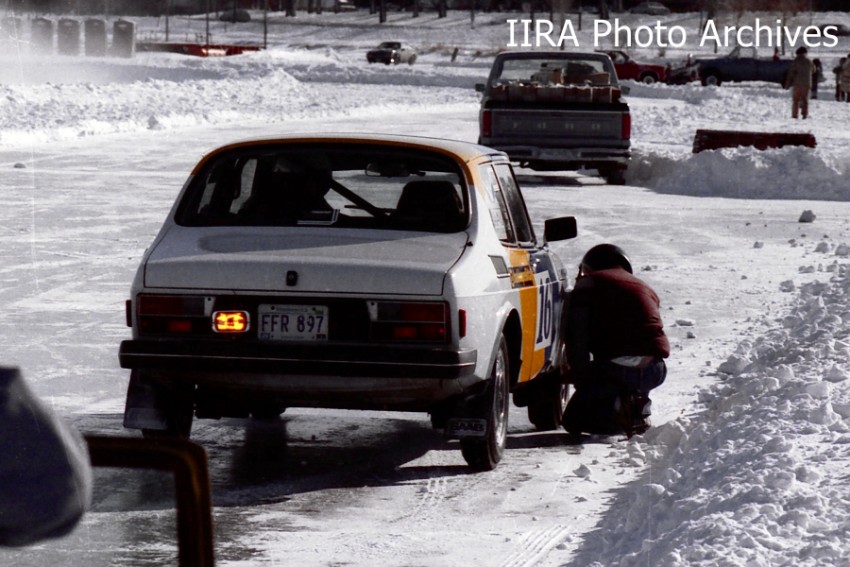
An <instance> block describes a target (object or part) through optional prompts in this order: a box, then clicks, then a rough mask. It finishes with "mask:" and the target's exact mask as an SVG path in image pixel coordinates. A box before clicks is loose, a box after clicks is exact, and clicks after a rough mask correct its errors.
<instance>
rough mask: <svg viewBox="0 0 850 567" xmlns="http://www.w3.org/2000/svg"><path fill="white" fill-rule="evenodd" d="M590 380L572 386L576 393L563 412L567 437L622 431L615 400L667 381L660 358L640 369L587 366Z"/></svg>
mask: <svg viewBox="0 0 850 567" xmlns="http://www.w3.org/2000/svg"><path fill="white" fill-rule="evenodd" d="M590 374H591V376H590V378H589V379H588V380H586V381H585V382H583V383H581V384H578V385H576V391H575V393H574V394H573V395H572V397H571V398H570V401H569V403H567V409H566V411H565V412H564V418H563V424H564V429H566V430H567V431H568V432H570V433H576V434H577V433H582V432H583V433H598V434H603V435H615V434H617V433H621V432H622V431H623V428H622V426H621V425H620V423H619V421H618V419H617V411H616V409H615V402H616V400H617V398H618V397H620V396H624V395H628V394H635V393H637V394H641V395H642V396H644V397H647V398H648V397H649V392H650V390H652V389H654V388H657V387H658V386H660V385H661V384H662V383H663V382H664V379H665V378H666V377H667V365H666V364H665V363H664V359H663V358H657V359H655V360H654V361H653V362H651V363H650V364H647V365H646V366H640V367H631V366H621V365H619V364H615V363H613V362H610V361H600V362H594V363H592V364H591V373H590Z"/></svg>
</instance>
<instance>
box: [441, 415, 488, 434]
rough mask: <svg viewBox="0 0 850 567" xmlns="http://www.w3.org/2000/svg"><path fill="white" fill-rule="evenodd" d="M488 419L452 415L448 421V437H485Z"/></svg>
mask: <svg viewBox="0 0 850 567" xmlns="http://www.w3.org/2000/svg"><path fill="white" fill-rule="evenodd" d="M486 435H487V420H486V419H478V418H474V417H452V418H449V420H448V421H447V422H446V437H447V438H449V439H467V438H470V437H485V436H486Z"/></svg>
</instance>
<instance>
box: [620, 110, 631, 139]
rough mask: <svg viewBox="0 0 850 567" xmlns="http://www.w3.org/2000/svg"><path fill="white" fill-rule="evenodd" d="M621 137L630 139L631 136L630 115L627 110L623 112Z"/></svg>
mask: <svg viewBox="0 0 850 567" xmlns="http://www.w3.org/2000/svg"><path fill="white" fill-rule="evenodd" d="M622 128H623V139H624V140H630V139H631V138H632V115H631V114H629V113H628V112H625V113H623V126H622Z"/></svg>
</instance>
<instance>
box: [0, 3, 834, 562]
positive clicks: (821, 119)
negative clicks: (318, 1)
mask: <svg viewBox="0 0 850 567" xmlns="http://www.w3.org/2000/svg"><path fill="white" fill-rule="evenodd" d="M516 17H521V15H520V14H501V15H497V14H478V15H477V16H476V20H475V22H474V25H471V24H470V21H469V14H468V13H466V12H458V13H450V18H448V19H447V20H444V21H438V20H436V19H435V18H434V17H433V15H423V16H422V17H421V19H420V20H418V21H416V22H411V19H410V17H409V15H407V14H403V13H394V14H392V16H391V18H390V20H391V21H390V22H389V23H388V24H387V25H386V26H384V27H380V26H377V25H376V24H375V23H374V21H373V18H372V17H370V16H368V15H366V14H363V13H353V14H338V15H333V14H326V15H323V16H321V17H319V16H308V15H306V14H299V16H298V18H291V19H289V20H285V19H283V18H279V19H278V20H276V21H275V22H273V26H272V27H271V28H270V29H271V37H270V45H269V48H268V49H267V50H265V51H262V52H259V53H254V54H248V55H243V56H238V57H229V58H218V59H216V58H209V59H196V58H191V57H184V56H179V55H168V54H151V53H139V54H137V55H136V57H135V58H133V59H127V60H124V59H116V58H103V59H101V60H97V61H92V60H90V59H85V58H64V59H63V58H59V59H55V58H46V57H39V56H32V55H29V54H28V52H27V50H26V48H25V46H22V45H19V46H17V48H15V49H8V50H6V51H4V52H3V53H2V54H0V195H2V201H3V205H4V206H3V207H2V208H0V292H2V297H3V308H4V310H5V314H6V318H5V319H4V321H6V324H4V325H3V326H2V327H0V344H2V345H3V347H4V350H3V354H4V359H3V360H2V363H3V364H6V365H18V366H21V367H22V369H23V371H24V375H25V376H27V377H28V378H29V379H30V380H31V381H32V383H33V387H34V390H35V391H36V392H37V393H38V394H39V395H41V396H43V397H44V398H45V399H46V400H47V401H48V403H50V404H51V405H52V406H53V407H54V408H55V409H56V410H57V411H59V412H60V413H61V414H62V415H63V416H65V417H67V418H68V419H69V420H70V421H71V422H72V423H74V424H75V425H77V426H78V427H79V428H80V429H82V430H83V431H86V432H97V433H110V434H119V435H121V434H129V433H127V432H126V431H124V430H123V429H122V427H121V412H122V410H123V396H124V392H125V388H126V380H127V373H126V371H124V370H122V369H120V368H118V364H117V347H118V343H119V342H120V341H121V340H122V339H124V338H127V337H128V336H129V330H128V329H127V328H126V326H125V325H124V313H123V303H124V300H125V299H126V294H127V291H128V289H129V286H130V281H131V279H132V277H133V273H134V271H135V269H136V266H137V265H138V261H139V258H140V256H141V254H142V253H143V251H144V249H145V247H146V246H147V245H148V244H149V243H150V241H151V239H152V238H153V236H154V235H155V234H156V231H157V230H158V228H159V226H160V224H161V222H162V219H163V217H164V215H165V214H167V211H168V210H169V208H170V206H171V204H172V202H173V199H174V197H175V195H176V193H177V191H178V190H179V188H180V186H181V184H182V183H183V182H184V180H185V178H186V175H187V173H188V171H189V170H190V168H191V167H192V165H194V163H195V162H196V161H197V160H198V158H200V156H201V155H202V154H203V153H204V152H206V151H209V150H210V149H212V148H214V147H216V146H218V145H221V144H222V143H225V142H230V141H233V140H236V139H241V138H246V137H251V136H258V135H273V134H275V133H291V132H308V131H310V132H316V131H319V132H334V131H355V132H367V131H376V132H393V133H408V134H422V135H427V136H437V137H447V138H457V139H462V140H467V141H474V140H475V139H476V137H477V128H478V126H477V113H478V96H477V95H476V93H475V91H474V89H473V87H474V85H475V83H477V82H482V81H483V80H484V78H485V77H486V74H487V71H488V69H489V65H490V62H491V61H492V54H493V53H495V52H496V51H497V50H498V49H500V48H502V47H503V46H504V45H505V43H506V41H507V26H506V25H505V20H506V19H507V18H516ZM761 17H762V19H763V20H765V21H767V20H772V19H773V18H774V15H765V14H762V15H761ZM642 18H643V19H639V18H636V17H634V16H630V15H625V14H624V15H622V22H623V23H624V24H625V25H636V24H647V23H649V24H652V23H654V20H652V19H649V20H647V17H642ZM676 18H677V20H676V23H677V24H679V25H684V26H690V28H692V29H694V30H695V29H696V27H697V26H698V24H699V20H700V18H699V16H698V15H696V14H685V15H681V16H680V15H677V16H676ZM795 18H796V19H795ZM795 18H789V20H788V22H787V23H788V25H797V24H802V25H809V24H810V23H812V22H811V20H810V16H809V15H808V14H800V15H798V16H796V17H795ZM187 22H188V24H190V25H193V26H194V28H193V30H194V31H197V30H198V29H201V28H202V26H203V22H202V21H190V20H186V21H185V22H183V23H187ZM834 22H840V23H845V24H850V19H848V16H847V14H846V13H832V14H820V15H817V16H816V19H815V21H814V23H816V24H817V23H834ZM139 25H140V28H141V29H142V30H148V31H150V30H157V29H159V28H160V27H161V26H162V22H161V21H160V20H144V21H140V22H139ZM251 25H254V24H251ZM216 26H217V27H216V28H215V30H214V31H215V33H216V34H218V35H217V36H216V38H217V39H224V40H227V39H230V40H233V41H242V40H250V41H254V42H255V41H256V39H257V37H260V36H261V35H259V34H261V30H260V28H258V27H256V26H254V27H253V28H251V27H247V28H241V27H239V26H231V27H228V28H227V29H224V28H222V27H221V26H220V25H219V24H216ZM590 27H592V26H590ZM241 30H248V31H241ZM228 34H232V35H228ZM689 35H690V36H691V37H698V35H699V34H697V33H691V34H689ZM388 36H391V37H388ZM386 39H399V40H402V41H407V42H408V43H411V44H412V45H413V46H414V47H416V48H417V49H418V50H419V51H420V54H421V56H420V58H419V60H418V61H417V63H416V64H415V65H413V66H390V67H387V66H383V65H379V66H370V65H367V64H366V62H365V51H366V49H368V48H369V47H372V46H374V45H375V44H377V43H378V42H380V41H384V40H386ZM841 41H842V43H840V44H839V46H838V47H837V48H836V49H835V50H833V51H831V52H825V53H818V54H817V55H819V56H820V57H821V58H822V59H823V61H824V68H825V69H826V70H827V82H826V83H824V84H822V85H821V96H820V98H819V99H818V100H813V101H811V106H810V108H811V118H810V119H809V120H806V121H791V120H790V118H789V117H788V115H789V113H790V108H789V107H790V102H789V94H788V92H787V91H784V90H782V89H781V88H779V87H778V86H776V85H767V84H742V85H724V86H722V87H720V88H715V87H710V88H706V87H701V86H699V85H695V84H692V85H684V86H666V85H651V86H647V85H642V84H629V86H630V87H631V94H630V95H629V98H628V101H629V104H630V107H631V112H632V124H633V134H632V144H633V150H634V159H633V161H632V164H631V166H630V169H629V172H628V177H627V181H628V185H627V186H622V187H608V186H605V185H602V184H601V183H600V181H599V180H598V179H595V178H593V177H590V176H587V175H584V174H585V173H587V172H581V173H580V174H572V173H570V174H557V175H553V176H540V175H538V174H536V173H535V172H528V171H520V172H519V173H520V182H521V184H522V186H523V191H524V193H525V195H526V198H527V201H528V204H529V211H530V213H531V216H532V218H533V219H534V221H535V226H536V228H537V229H538V230H540V228H541V226H542V221H543V219H545V218H548V217H551V216H556V215H561V214H573V215H575V216H577V218H578V222H579V232H580V234H579V237H578V238H577V239H576V240H574V241H570V242H568V243H557V245H555V246H553V248H555V249H556V251H557V252H558V253H559V254H560V255H561V256H562V258H563V260H564V263H565V265H566V266H567V267H573V266H575V265H576V264H577V263H578V261H579V259H580V258H581V255H582V253H583V251H584V250H586V249H588V248H589V247H590V246H592V245H594V244H597V243H599V242H603V241H613V242H617V243H620V244H622V245H624V246H625V247H626V248H627V250H628V251H629V252H630V254H631V255H632V258H633V260H634V263H635V265H636V266H639V275H640V276H641V277H642V278H645V279H646V280H647V281H648V282H649V283H651V285H652V286H653V287H654V288H655V289H656V290H657V291H658V292H659V295H660V296H661V300H662V307H663V308H664V310H665V311H664V312H663V316H664V322H665V327H666V330H667V332H668V335H669V336H670V338H671V344H672V345H673V355H672V356H671V358H670V360H669V367H670V375H669V377H668V381H667V383H665V384H664V385H663V386H662V387H661V388H659V389H658V390H657V391H656V393H654V394H653V400H654V412H655V413H654V415H653V422H654V424H655V426H654V428H653V429H651V430H650V431H649V432H648V433H647V435H646V436H645V437H643V438H635V439H633V440H631V441H629V442H626V441H623V440H622V439H615V438H600V439H593V440H592V441H591V442H589V443H587V444H586V445H584V446H582V447H568V446H567V445H566V444H565V443H564V439H563V434H562V433H561V432H554V433H549V434H539V433H536V432H534V431H533V429H532V427H531V426H530V424H529V423H528V421H527V420H526V419H525V415H524V412H523V411H521V410H519V408H513V410H512V412H511V425H510V431H509V442H508V451H507V454H506V458H505V460H504V461H503V462H502V463H501V464H500V465H499V467H498V468H497V469H496V471H493V472H492V473H489V474H477V475H473V474H469V473H468V471H467V469H466V468H465V467H464V465H463V461H462V459H461V457H460V456H459V454H458V451H457V448H456V446H453V445H451V444H448V443H446V442H444V441H443V440H442V439H441V438H440V437H439V435H437V434H436V433H434V432H433V431H431V429H430V424H429V422H428V418H427V416H422V415H408V414H401V415H399V414H391V415H387V414H380V413H374V412H373V413H368V412H367V413H362V412H334V411H318V410H300V411H299V410H294V411H287V412H286V413H285V414H284V416H283V418H282V419H281V420H279V421H275V422H273V423H271V424H254V423H243V422H242V421H239V420H235V421H234V420H231V421H230V422H226V421H225V422H201V423H198V424H197V425H196V428H195V432H194V433H193V438H194V439H195V440H197V441H198V442H199V443H200V444H201V445H202V446H204V448H205V449H206V450H207V452H208V454H209V455H210V463H211V473H212V479H213V497H214V505H215V522H216V526H217V531H216V552H217V554H218V564H219V565H224V566H230V567H247V566H251V567H254V566H259V565H296V564H301V565H311V566H312V565H316V566H328V565H341V564H351V565H358V566H364V567H366V566H369V567H399V566H400V565H427V566H428V567H455V566H457V565H476V566H481V567H493V566H497V567H532V566H538V567H562V566H568V567H587V566H591V565H592V566H593V567H609V566H613V565H619V566H622V567H632V566H635V565H653V566H660V567H726V566H729V565H741V566H744V565H746V566H753V567H773V566H788V567H792V566H793V567H797V566H813V567H814V566H819V567H820V566H836V567H838V566H845V565H848V564H850V551H848V550H847V545H846V542H847V541H850V517H848V516H850V488H848V472H847V471H848V460H850V429H848V426H849V425H850V379H848V376H850V331H848V329H850V268H848V265H850V263H849V260H850V246H848V245H849V244H850V220H848V219H850V151H848V148H850V104H846V103H845V104H843V105H842V104H838V103H836V102H834V101H832V100H831V96H830V95H831V93H832V87H833V84H832V76H831V74H830V73H829V72H828V71H829V70H831V68H832V66H833V65H834V64H835V63H836V62H837V60H838V58H839V57H842V56H845V55H846V54H847V53H848V52H850V40H848V39H842V40H841ZM454 47H458V57H457V58H456V60H454V61H452V60H451V58H450V55H451V53H452V52H453V49H454ZM688 51H692V52H694V53H695V54H697V55H699V53H698V49H697V47H696V46H688ZM632 55H633V56H635V57H640V58H641V59H644V60H647V61H658V62H661V63H663V64H666V63H667V62H676V61H677V60H680V59H683V58H684V55H685V50H682V51H681V52H677V53H674V52H670V53H669V54H667V55H666V56H662V55H661V54H659V53H658V52H657V51H653V50H643V51H636V52H634V53H632ZM696 128H717V129H748V130H757V131H787V132H810V133H812V134H814V135H815V136H816V138H817V147H816V148H814V149H808V148H807V149H803V148H791V147H789V148H784V149H779V150H770V151H764V152H759V151H755V150H753V149H750V148H740V149H725V150H721V151H710V152H703V153H700V154H693V153H692V143H693V134H694V130H695V129H696ZM801 219H804V220H806V221H807V222H799V220H801ZM100 480H101V482H102V485H103V487H104V488H102V489H101V491H100V492H99V493H98V494H97V495H96V496H97V497H96V505H95V508H94V509H93V510H92V512H91V513H90V514H89V515H88V516H87V517H86V519H85V520H84V522H83V524H82V525H81V526H80V528H79V529H78V530H77V531H76V532H75V533H74V534H72V535H71V536H69V537H68V538H65V539H62V540H59V541H56V542H50V543H48V544H45V545H43V546H39V547H38V548H31V549H25V550H12V551H9V550H3V551H0V564H3V565H15V566H16V567H47V566H51V567H52V566H53V565H63V564H78V565H87V566H97V567H99V566H100V565H103V566H107V565H114V564H128V565H139V564H158V565H160V564H169V563H174V559H175V553H174V546H173V539H172V538H171V537H170V535H169V531H170V530H171V527H170V525H169V524H168V523H167V522H165V526H164V527H163V523H162V518H163V517H165V518H166V519H170V516H168V513H167V512H166V510H167V509H169V507H170V500H169V498H170V496H169V495H168V494H167V493H166V494H165V495H163V494H162V493H161V492H160V491H159V490H157V489H155V488H154V485H153V483H150V482H148V479H142V481H141V482H140V481H138V479H132V478H131V479H128V478H126V477H125V476H123V475H120V474H117V473H111V474H107V475H105V476H104V477H102V478H101V479H100ZM116 541H118V542H119V543H118V544H117V545H116V543H115V542H116ZM152 542H153V543H152Z"/></svg>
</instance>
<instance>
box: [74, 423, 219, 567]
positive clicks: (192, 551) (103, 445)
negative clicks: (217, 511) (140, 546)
mask: <svg viewBox="0 0 850 567" xmlns="http://www.w3.org/2000/svg"><path fill="white" fill-rule="evenodd" d="M85 439H86V443H87V444H88V449H89V456H90V458H91V464H92V466H95V467H118V468H131V469H148V470H160V471H167V472H172V473H174V483H175V489H176V490H175V493H176V495H177V538H178V557H179V565H180V567H189V566H191V567H212V566H213V565H214V564H215V552H214V550H213V527H212V526H213V523H212V504H211V500H212V497H211V494H210V480H209V470H208V467H207V455H206V452H205V451H204V449H203V448H202V447H201V446H200V445H197V444H195V443H192V442H191V441H188V440H186V439H169V438H164V437H162V438H157V439H153V440H152V439H139V438H133V437H110V436H101V435H86V436H85Z"/></svg>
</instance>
